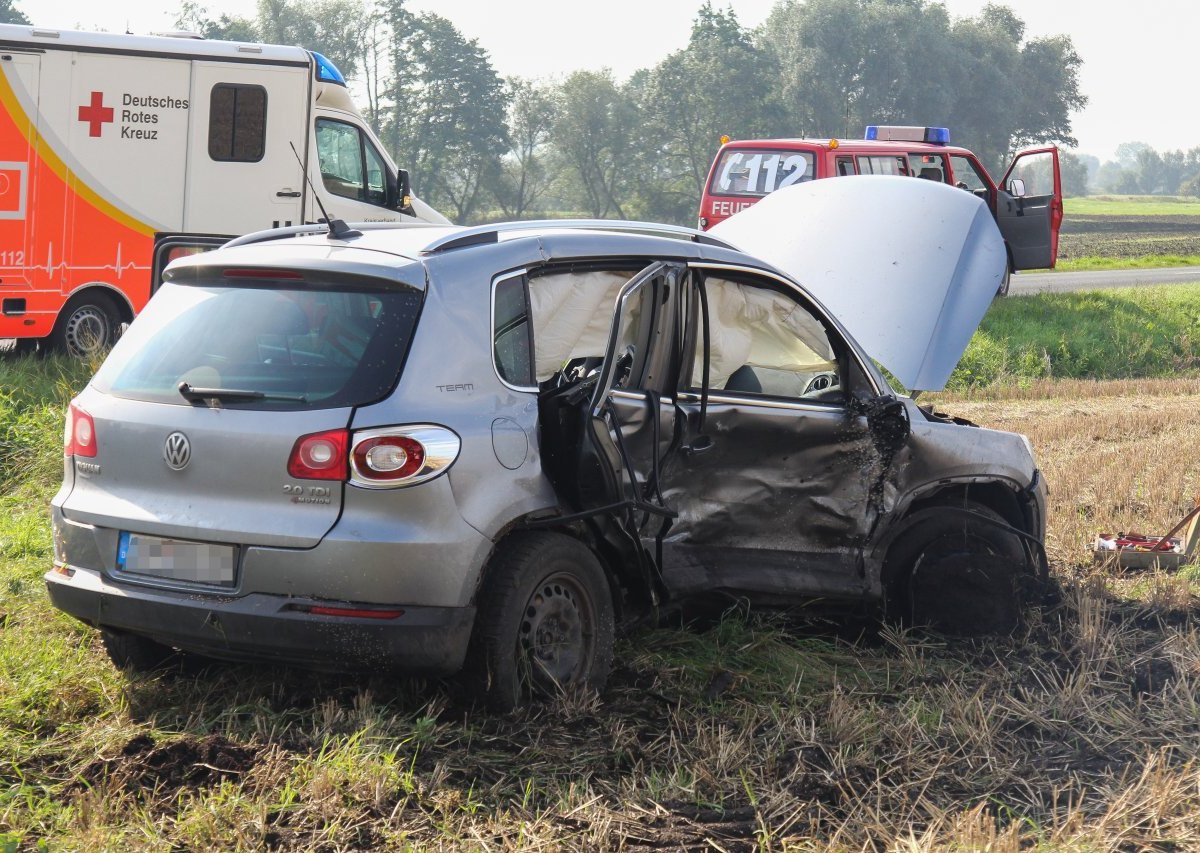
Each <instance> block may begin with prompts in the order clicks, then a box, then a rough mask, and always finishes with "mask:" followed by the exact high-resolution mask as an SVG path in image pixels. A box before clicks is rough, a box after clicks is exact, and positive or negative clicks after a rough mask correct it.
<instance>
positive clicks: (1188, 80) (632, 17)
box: [16, 0, 1200, 159]
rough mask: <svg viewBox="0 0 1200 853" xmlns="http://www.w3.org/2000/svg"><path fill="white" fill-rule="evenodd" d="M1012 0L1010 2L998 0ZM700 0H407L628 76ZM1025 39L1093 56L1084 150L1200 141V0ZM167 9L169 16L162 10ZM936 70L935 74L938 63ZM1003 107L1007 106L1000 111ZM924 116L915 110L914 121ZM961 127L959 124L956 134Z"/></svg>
mask: <svg viewBox="0 0 1200 853" xmlns="http://www.w3.org/2000/svg"><path fill="white" fill-rule="evenodd" d="M775 2H776V0H733V2H732V3H731V4H726V3H724V2H722V0H714V3H713V5H714V6H716V7H718V8H723V7H724V6H726V5H732V7H733V9H734V11H735V12H736V13H737V15H738V19H739V20H740V21H741V22H742V23H743V24H745V25H747V26H756V25H758V24H760V23H762V21H763V20H764V19H765V18H766V16H767V13H768V12H769V11H770V10H771V8H772V7H773V6H774V5H775ZM944 2H945V5H946V6H947V8H948V9H949V11H950V14H951V15H954V16H970V15H975V14H977V13H978V12H979V10H980V9H982V8H983V6H984V5H985V3H986V2H987V0H944ZM1000 2H1003V0H1000ZM200 3H201V5H204V6H207V8H208V10H209V13H210V14H211V15H212V16H213V17H216V16H217V15H218V14H220V13H230V14H238V15H244V16H252V15H253V14H254V7H255V3H254V0H200ZM700 4H701V0H601V2H596V3H586V4H584V3H575V2H569V1H568V2H564V0H409V8H411V9H413V10H415V11H426V10H427V11H432V12H437V13H438V14H440V15H442V16H444V17H446V18H449V19H450V20H451V21H453V22H454V24H455V25H456V26H457V27H458V28H459V29H460V30H461V31H462V32H463V33H465V34H466V35H467V36H468V37H471V38H476V39H478V40H479V43H480V44H481V45H482V46H483V47H484V48H485V49H487V50H488V51H489V52H490V53H491V56H492V61H493V62H494V64H495V66H496V69H497V70H498V71H499V72H500V73H501V74H504V75H509V74H519V75H522V76H526V77H551V76H555V75H563V74H566V73H568V72H570V71H574V70H576V69H579V68H588V69H599V68H602V67H605V66H607V67H609V68H612V69H613V71H614V72H616V74H618V75H619V76H622V77H624V76H626V75H628V74H630V73H631V72H633V71H635V70H636V69H638V68H645V67H649V66H651V65H654V64H655V63H657V62H658V60H660V59H662V58H663V57H664V56H665V55H666V54H668V53H670V52H671V51H673V50H677V49H679V48H680V47H683V46H684V45H685V44H686V43H687V38H688V33H689V31H690V29H691V21H692V18H693V17H694V16H695V13H696V9H698V8H699V6H700ZM179 5H180V4H179V3H177V2H172V0H124V2H121V3H114V4H113V5H112V6H109V5H108V4H107V3H97V2H95V0H16V6H17V8H19V9H21V10H22V11H24V12H25V14H26V15H27V16H28V17H29V18H30V19H31V20H32V21H33V23H34V24H36V25H38V26H46V27H63V28H69V27H75V26H81V27H82V28H83V29H105V30H110V31H121V30H123V29H125V28H126V27H128V28H129V29H130V30H132V31H133V32H137V33H148V32H153V31H161V30H164V29H170V28H171V26H172V24H173V20H174V17H175V10H176V9H177V8H178V6H179ZM1007 5H1008V6H1010V7H1012V8H1013V9H1014V10H1015V11H1016V13H1017V15H1018V16H1019V17H1020V18H1022V19H1023V20H1024V21H1025V23H1026V36H1027V37H1030V36H1040V35H1057V34H1059V33H1066V34H1068V35H1070V36H1071V38H1072V39H1073V40H1074V43H1075V48H1076V50H1078V51H1079V54H1080V56H1082V57H1083V70H1082V73H1081V76H1080V83H1081V88H1082V89H1083V92H1084V93H1085V94H1086V95H1087V96H1088V98H1089V103H1088V106H1087V107H1086V108H1085V109H1084V110H1082V111H1081V112H1079V113H1077V114H1076V115H1075V116H1073V120H1072V126H1073V128H1074V132H1075V136H1076V137H1077V138H1078V139H1079V146H1080V149H1081V150H1082V151H1083V152H1085V153H1089V154H1094V155H1096V156H1098V157H1100V158H1101V159H1107V158H1109V157H1111V156H1112V153H1113V149H1115V148H1116V146H1117V145H1118V144H1120V143H1121V142H1128V141H1132V140H1140V141H1143V142H1147V143H1149V144H1150V145H1152V146H1154V147H1155V148H1157V149H1159V150H1160V151H1161V150H1166V149H1174V148H1191V147H1194V146H1200V118H1197V115H1196V111H1195V92H1196V87H1195V85H1194V81H1195V80H1196V79H1197V72H1196V65H1195V54H1194V51H1196V35H1197V32H1198V31H1200V2H1197V0H1142V2H1138V3H1128V2H1123V3H1121V4H1120V5H1118V4H1117V3H1116V2H1113V0H1007ZM164 9H168V10H170V11H163V10H164ZM930 73H936V69H930ZM1002 107H1003V105H1001V104H998V105H997V108H998V109H999V108H1002ZM922 120H923V117H921V116H914V117H913V123H914V124H917V123H921V122H922ZM951 132H952V133H953V129H951Z"/></svg>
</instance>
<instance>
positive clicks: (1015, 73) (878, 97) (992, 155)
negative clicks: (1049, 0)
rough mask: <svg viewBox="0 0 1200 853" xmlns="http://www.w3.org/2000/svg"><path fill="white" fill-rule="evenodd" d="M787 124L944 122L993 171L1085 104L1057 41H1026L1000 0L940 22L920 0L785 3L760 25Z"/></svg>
mask: <svg viewBox="0 0 1200 853" xmlns="http://www.w3.org/2000/svg"><path fill="white" fill-rule="evenodd" d="M761 37H762V40H763V43H764V44H765V45H767V46H768V47H769V48H770V49H771V50H773V51H774V53H775V54H776V56H777V58H778V62H779V67H780V69H781V72H780V79H781V88H782V93H783V95H782V97H783V102H784V103H785V105H786V107H787V109H788V112H789V116H790V117H792V118H793V120H794V121H795V123H796V124H797V125H798V127H797V130H798V131H802V132H803V133H805V134H808V135H813V136H818V137H821V136H838V135H851V134H854V135H857V134H858V133H861V129H862V127H863V126H864V125H867V124H912V125H942V124H944V125H947V126H949V127H950V128H951V132H952V136H953V138H954V139H955V140H956V141H957V142H959V143H961V144H963V145H966V146H967V147H969V148H971V149H972V150H974V151H975V152H976V153H977V154H979V155H980V158H981V159H982V160H983V161H984V162H985V163H986V164H987V165H988V166H989V168H992V169H997V168H998V167H999V166H1000V165H1001V164H1002V162H1003V159H1004V155H1005V153H1006V152H1007V151H1009V150H1010V149H1011V148H1013V147H1015V146H1017V145H1023V144H1028V143H1032V142H1051V141H1061V142H1065V143H1067V144H1074V140H1073V139H1072V138H1071V136H1070V130H1071V122H1070V113H1071V111H1072V110H1076V109H1079V108H1080V107H1082V106H1083V105H1084V104H1085V103H1086V98H1084V96H1083V95H1082V94H1081V93H1080V92H1079V86H1078V73H1079V68H1080V66H1081V64H1082V61H1081V60H1080V58H1079V56H1078V54H1077V53H1076V52H1075V49H1074V46H1073V45H1072V42H1071V40H1070V38H1069V37H1067V36H1053V37H1049V38H1041V39H1034V40H1031V41H1028V42H1026V41H1025V25H1024V23H1023V22H1022V21H1021V20H1020V19H1019V18H1018V17H1017V16H1016V15H1015V14H1014V13H1013V11H1012V10H1011V9H1009V8H1007V7H1005V6H999V5H988V6H985V7H984V9H983V11H982V12H980V13H979V15H978V16H976V17H973V18H960V19H957V20H955V21H953V22H951V21H950V19H949V16H948V15H947V13H946V9H945V7H944V6H943V5H942V4H941V3H926V2H925V0H807V2H803V3H801V2H798V0H784V2H781V3H780V4H778V5H777V6H776V7H775V9H774V10H773V11H772V13H771V15H770V16H769V17H768V18H767V21H766V23H765V24H764V25H763V30H762V36H761Z"/></svg>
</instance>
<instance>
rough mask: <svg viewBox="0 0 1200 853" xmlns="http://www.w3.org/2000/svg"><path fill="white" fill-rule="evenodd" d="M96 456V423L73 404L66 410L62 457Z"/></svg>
mask: <svg viewBox="0 0 1200 853" xmlns="http://www.w3.org/2000/svg"><path fill="white" fill-rule="evenodd" d="M95 455H96V422H95V421H93V420H92V416H91V415H89V414H88V413H87V412H85V411H84V410H83V409H81V408H79V407H78V406H76V405H75V404H74V403H72V404H71V405H70V407H69V408H68V409H67V423H66V426H65V427H64V429H63V456H89V457H90V456H95Z"/></svg>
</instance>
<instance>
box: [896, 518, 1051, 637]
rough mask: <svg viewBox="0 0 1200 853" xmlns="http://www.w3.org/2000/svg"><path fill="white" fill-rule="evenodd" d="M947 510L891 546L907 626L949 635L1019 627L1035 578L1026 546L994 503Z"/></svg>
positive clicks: (900, 612)
mask: <svg viewBox="0 0 1200 853" xmlns="http://www.w3.org/2000/svg"><path fill="white" fill-rule="evenodd" d="M947 509H948V510H950V511H948V512H945V513H941V514H938V515H935V516H931V517H927V518H926V520H924V521H922V522H921V523H918V524H915V525H914V526H913V527H912V529H911V530H909V531H908V532H907V533H905V534H904V535H902V536H901V537H900V538H899V539H898V540H897V541H896V542H895V543H894V544H893V545H892V547H891V549H890V550H889V552H888V558H887V559H888V564H887V568H886V569H885V572H886V573H887V575H888V576H889V577H890V578H892V583H891V596H890V597H891V600H890V601H889V605H890V607H889V609H891V610H892V611H893V612H894V613H896V614H897V615H899V616H900V618H901V620H902V621H903V622H904V623H906V624H909V625H914V626H923V627H928V628H932V629H934V630H936V631H939V632H941V633H944V634H950V635H955V636H987V635H998V634H1007V633H1011V632H1012V631H1013V630H1015V629H1016V628H1017V627H1018V626H1019V625H1020V623H1021V616H1022V613H1023V610H1024V607H1025V604H1026V602H1027V598H1028V593H1029V590H1030V588H1031V586H1032V580H1033V567H1032V566H1031V564H1030V562H1029V559H1028V557H1027V555H1026V553H1025V548H1024V546H1023V545H1022V543H1021V541H1020V539H1019V537H1018V536H1017V535H1016V534H1015V533H1013V532H1012V531H1011V530H1008V529H1007V523H1006V522H1005V521H1004V519H1003V518H1002V517H1001V516H1000V515H999V514H998V513H996V512H995V511H993V510H991V509H989V508H988V507H986V506H983V505H981V504H967V505H966V506H962V505H958V506H956V507H948V508H947ZM964 509H965V510H967V511H968V512H961V511H954V510H964Z"/></svg>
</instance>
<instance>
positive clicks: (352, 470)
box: [287, 424, 462, 489]
mask: <svg viewBox="0 0 1200 853" xmlns="http://www.w3.org/2000/svg"><path fill="white" fill-rule="evenodd" d="M461 446H462V442H461V441H459V438H458V436H457V435H455V434H454V433H453V432H451V431H450V430H448V429H446V428H445V427H440V426H433V425H430V424H417V425H414V426H395V427H384V428H382V429H368V430H360V431H358V432H355V433H354V434H353V435H351V433H350V432H349V431H348V430H344V429H332V430H329V431H327V432H314V433H311V434H310V435H303V436H301V437H300V438H298V439H296V443H295V444H294V445H293V446H292V453H291V456H289V457H288V465H287V470H288V474H290V475H291V476H293V477H295V478H296V479H298V480H349V481H350V483H351V484H352V485H355V486H361V487H362V488H366V489H394V488H397V487H399V486H411V485H414V484H416V483H423V482H425V481H426V480H430V479H433V478H434V477H436V476H437V475H438V474H440V473H442V472H443V471H445V470H446V469H447V468H449V467H450V466H451V465H452V464H453V463H454V460H455V459H457V458H458V451H459V448H460V447H461Z"/></svg>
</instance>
